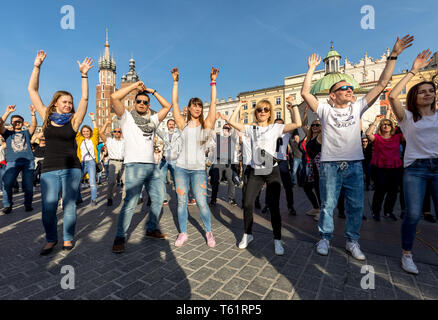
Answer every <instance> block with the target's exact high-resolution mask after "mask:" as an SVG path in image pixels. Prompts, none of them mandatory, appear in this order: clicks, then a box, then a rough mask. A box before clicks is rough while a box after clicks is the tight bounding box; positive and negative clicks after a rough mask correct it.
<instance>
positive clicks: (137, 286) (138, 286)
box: [114, 280, 147, 300]
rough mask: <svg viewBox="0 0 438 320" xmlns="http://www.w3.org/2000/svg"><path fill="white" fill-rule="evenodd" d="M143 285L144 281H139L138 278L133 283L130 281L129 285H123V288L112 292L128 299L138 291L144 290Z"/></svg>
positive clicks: (144, 285)
mask: <svg viewBox="0 0 438 320" xmlns="http://www.w3.org/2000/svg"><path fill="white" fill-rule="evenodd" d="M145 287H147V285H146V284H145V283H144V282H141V281H139V280H137V281H135V282H134V283H131V284H130V285H128V286H126V287H123V289H121V290H119V291H117V292H115V293H114V294H115V295H116V296H117V297H119V298H121V299H123V300H126V299H130V298H132V297H134V296H135V295H137V294H138V293H140V292H141V291H143V290H145Z"/></svg>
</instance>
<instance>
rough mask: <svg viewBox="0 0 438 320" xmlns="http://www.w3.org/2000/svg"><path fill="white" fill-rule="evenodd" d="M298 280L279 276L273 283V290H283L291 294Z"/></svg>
mask: <svg viewBox="0 0 438 320" xmlns="http://www.w3.org/2000/svg"><path fill="white" fill-rule="evenodd" d="M297 282H298V280H296V279H292V278H289V277H287V276H285V275H280V276H279V278H278V279H277V280H276V281H275V283H274V288H275V289H279V290H283V291H286V292H292V291H293V290H294V288H295V285H296V284H297Z"/></svg>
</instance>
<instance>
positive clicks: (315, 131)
mask: <svg viewBox="0 0 438 320" xmlns="http://www.w3.org/2000/svg"><path fill="white" fill-rule="evenodd" d="M310 129H311V130H312V133H313V134H318V133H320V132H321V122H320V121H319V120H315V121H313V122H312V124H311V125H310Z"/></svg>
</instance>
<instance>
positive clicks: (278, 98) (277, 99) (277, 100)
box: [275, 97, 281, 106]
mask: <svg viewBox="0 0 438 320" xmlns="http://www.w3.org/2000/svg"><path fill="white" fill-rule="evenodd" d="M275 104H276V105H277V106H279V105H280V104H281V98H280V97H277V98H275Z"/></svg>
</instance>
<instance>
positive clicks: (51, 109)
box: [43, 90, 75, 131]
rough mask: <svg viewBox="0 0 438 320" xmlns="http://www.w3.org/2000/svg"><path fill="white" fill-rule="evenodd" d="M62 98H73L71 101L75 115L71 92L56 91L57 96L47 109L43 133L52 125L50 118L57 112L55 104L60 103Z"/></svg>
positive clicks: (54, 96) (55, 95) (72, 111)
mask: <svg viewBox="0 0 438 320" xmlns="http://www.w3.org/2000/svg"><path fill="white" fill-rule="evenodd" d="M62 96H70V97H71V101H72V108H71V113H75V107H74V104H73V96H72V95H71V93H70V92H68V91H62V90H60V91H56V92H55V94H54V95H53V98H52V101H50V103H49V106H48V107H47V110H46V116H45V117H44V123H43V131H44V130H45V129H46V128H47V126H48V125H49V124H50V119H49V117H50V116H51V115H52V114H53V113H55V112H56V106H55V103H56V102H57V101H58V99H59V98H61V97H62Z"/></svg>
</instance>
